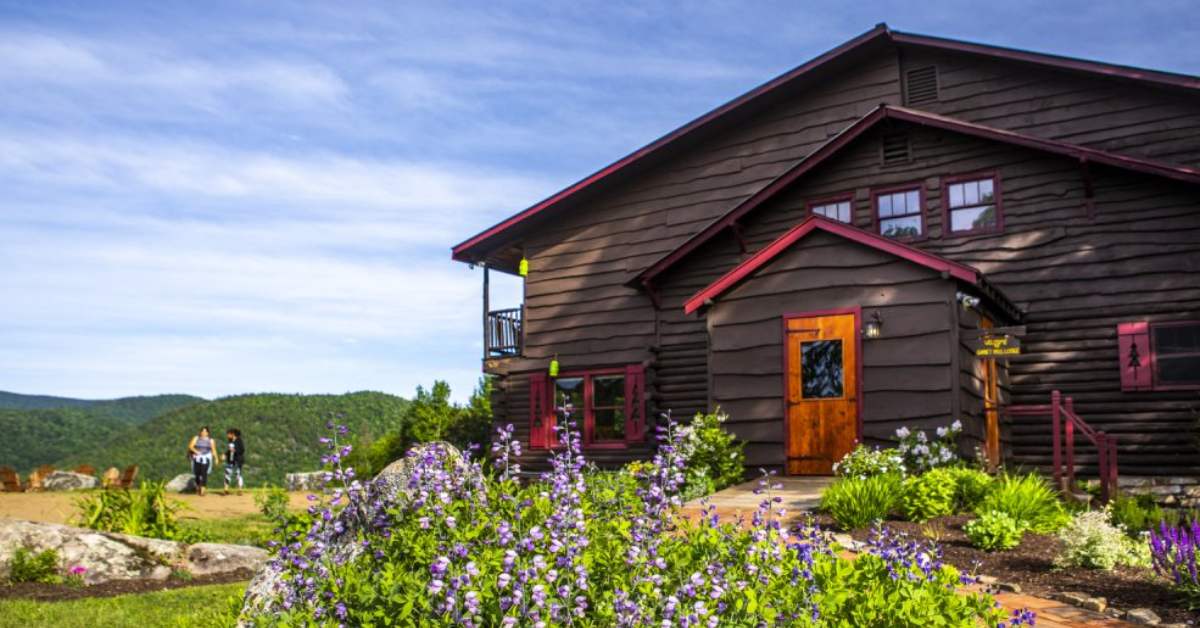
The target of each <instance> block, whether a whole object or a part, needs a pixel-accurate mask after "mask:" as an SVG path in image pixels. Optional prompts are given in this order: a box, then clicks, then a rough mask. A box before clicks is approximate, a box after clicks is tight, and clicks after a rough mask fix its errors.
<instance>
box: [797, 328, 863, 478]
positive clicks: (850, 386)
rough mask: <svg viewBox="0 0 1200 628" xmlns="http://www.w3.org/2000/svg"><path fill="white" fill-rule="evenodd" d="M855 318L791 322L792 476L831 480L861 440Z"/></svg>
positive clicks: (857, 345) (857, 346)
mask: <svg viewBox="0 0 1200 628" xmlns="http://www.w3.org/2000/svg"><path fill="white" fill-rule="evenodd" d="M857 318H858V317H857V316H856V315H855V314H854V313H847V314H828V315H821V316H801V317H789V318H786V319H785V325H784V329H785V331H786V336H787V337H786V339H785V341H784V343H785V344H784V350H785V356H786V363H787V368H786V377H787V421H786V425H787V459H788V463H787V471H788V473H789V474H792V475H828V474H831V473H833V463H835V462H837V461H838V460H841V458H842V456H844V455H846V454H848V453H850V451H851V450H852V449H854V443H855V441H856V440H857V437H858V386H859V382H858V360H859V356H858V351H859V344H858V321H857Z"/></svg>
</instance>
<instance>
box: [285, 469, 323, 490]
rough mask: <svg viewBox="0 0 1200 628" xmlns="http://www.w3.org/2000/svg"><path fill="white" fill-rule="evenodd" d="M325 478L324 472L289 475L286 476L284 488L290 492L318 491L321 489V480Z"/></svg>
mask: <svg viewBox="0 0 1200 628" xmlns="http://www.w3.org/2000/svg"><path fill="white" fill-rule="evenodd" d="M324 476H325V472H324V471H308V472H304V473H289V474H287V475H286V476H284V480H283V486H284V488H286V489H287V490H289V491H317V490H320V489H321V478H323V477H324Z"/></svg>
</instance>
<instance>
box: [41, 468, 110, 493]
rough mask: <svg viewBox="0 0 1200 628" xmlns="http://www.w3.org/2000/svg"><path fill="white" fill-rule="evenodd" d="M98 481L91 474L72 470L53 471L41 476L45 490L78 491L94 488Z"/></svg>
mask: <svg viewBox="0 0 1200 628" xmlns="http://www.w3.org/2000/svg"><path fill="white" fill-rule="evenodd" d="M99 483H100V482H99V481H98V480H97V479H96V478H95V477H93V476H90V475H84V474H82V473H75V472H74V471H55V472H53V473H51V474H50V475H47V476H46V477H44V478H42V488H43V489H45V490H47V491H78V490H83V489H89V488H96V486H97V485H98V484H99Z"/></svg>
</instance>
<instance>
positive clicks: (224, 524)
mask: <svg viewBox="0 0 1200 628" xmlns="http://www.w3.org/2000/svg"><path fill="white" fill-rule="evenodd" d="M179 526H180V527H181V528H183V530H184V531H185V532H195V533H199V534H200V535H202V538H204V539H205V540H206V541H208V542H210V543H234V544H237V545H256V546H258V547H266V543H267V541H269V540H271V539H272V538H274V530H275V524H274V523H272V522H270V521H269V520H268V519H267V518H266V517H264V516H262V515H242V516H239V517H225V518H221V519H192V518H189V517H187V516H186V514H185V516H184V517H183V518H181V519H180V520H179Z"/></svg>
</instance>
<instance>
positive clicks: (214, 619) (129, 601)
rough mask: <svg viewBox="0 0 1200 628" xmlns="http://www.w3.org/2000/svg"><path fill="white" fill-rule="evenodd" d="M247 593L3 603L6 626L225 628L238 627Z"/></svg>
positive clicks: (228, 587) (216, 589)
mask: <svg viewBox="0 0 1200 628" xmlns="http://www.w3.org/2000/svg"><path fill="white" fill-rule="evenodd" d="M245 590H246V585H245V583H234V584H217V585H210V586H197V587H187V588H183V589H173V590H171V591H156V592H154V593H141V594H136V595H119V596H116V597H107V598H87V599H82V600H71V601H67V602H34V601H30V600H0V628H18V627H19V628H33V627H35V626H55V627H56V628H93V627H95V626H112V627H113V628H120V627H124V626H129V627H131V628H150V627H151V626H168V627H170V626H178V627H185V628H186V627H201V626H202V627H204V628H220V627H223V626H232V625H233V622H232V621H231V616H230V614H229V612H228V611H229V609H230V604H232V603H236V604H239V605H240V603H241V596H242V593H243V592H244V591H245ZM231 600H232V601H231Z"/></svg>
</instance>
